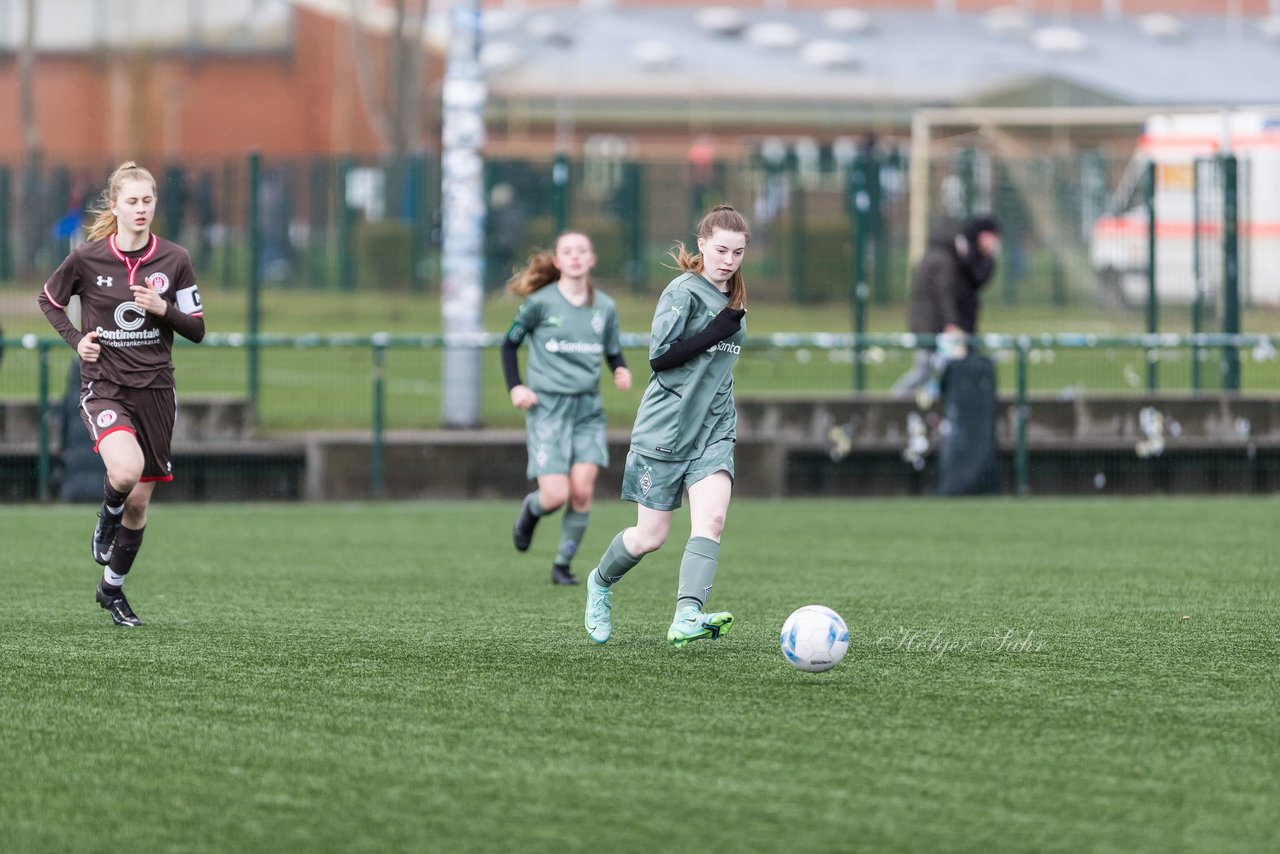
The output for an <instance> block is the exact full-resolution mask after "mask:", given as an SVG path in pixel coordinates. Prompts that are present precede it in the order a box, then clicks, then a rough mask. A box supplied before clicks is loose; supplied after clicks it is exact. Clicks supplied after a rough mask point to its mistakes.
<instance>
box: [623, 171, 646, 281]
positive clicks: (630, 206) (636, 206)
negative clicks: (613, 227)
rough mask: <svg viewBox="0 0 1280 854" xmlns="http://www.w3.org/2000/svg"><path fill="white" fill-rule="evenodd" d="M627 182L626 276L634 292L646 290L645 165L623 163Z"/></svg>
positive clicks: (624, 176) (624, 179)
mask: <svg viewBox="0 0 1280 854" xmlns="http://www.w3.org/2000/svg"><path fill="white" fill-rule="evenodd" d="M622 175H623V181H625V182H626V186H627V194H626V201H627V204H626V212H625V213H624V214H623V216H624V217H625V218H626V219H625V221H624V222H623V229H624V230H625V232H626V235H627V261H626V271H625V272H626V277H627V282H628V284H629V285H630V286H631V292H632V293H636V294H639V293H644V291H645V286H646V282H645V265H644V165H643V164H641V163H636V162H634V161H630V162H627V163H624V164H623V165H622Z"/></svg>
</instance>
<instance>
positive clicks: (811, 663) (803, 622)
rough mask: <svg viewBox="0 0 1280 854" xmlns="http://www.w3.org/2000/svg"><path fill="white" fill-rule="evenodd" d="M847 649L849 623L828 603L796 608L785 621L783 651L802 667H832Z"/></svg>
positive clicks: (811, 669) (817, 670)
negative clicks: (827, 605) (845, 622)
mask: <svg viewBox="0 0 1280 854" xmlns="http://www.w3.org/2000/svg"><path fill="white" fill-rule="evenodd" d="M848 651H849V627H848V626H846V625H845V624H844V620H843V619H841V618H840V615H839V614H837V613H836V612H835V611H832V610H831V609H830V608H828V607H826V606H825V605H805V606H804V607H803V608H797V609H796V610H794V611H792V612H791V616H790V617H787V621H786V622H785V623H783V624H782V654H783V655H784V656H786V658H787V661H789V662H791V663H792V664H793V665H795V666H796V667H797V668H799V669H800V670H805V671H808V672H809V673H818V672H821V671H823V670H830V669H831V668H833V667H835V666H836V665H837V664H839V663H840V659H842V658H844V654H845V653H846V652H848Z"/></svg>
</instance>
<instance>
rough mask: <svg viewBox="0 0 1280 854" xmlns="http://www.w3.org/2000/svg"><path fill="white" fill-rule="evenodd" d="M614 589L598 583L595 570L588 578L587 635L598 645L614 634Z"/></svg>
mask: <svg viewBox="0 0 1280 854" xmlns="http://www.w3.org/2000/svg"><path fill="white" fill-rule="evenodd" d="M612 598H613V588H611V587H605V586H604V585H602V584H598V583H597V582H596V572H595V570H594V569H593V570H592V571H591V574H590V575H589V576H587V616H586V620H585V621H584V624H585V625H586V627H587V634H589V635H591V639H592V640H593V641H595V642H596V643H604V642H605V641H607V640H608V639H609V636H610V635H612V634H613V615H612V611H613V603H612V602H611V601H610V600H611V599H612Z"/></svg>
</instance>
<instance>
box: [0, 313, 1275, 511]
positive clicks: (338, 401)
mask: <svg viewBox="0 0 1280 854" xmlns="http://www.w3.org/2000/svg"><path fill="white" fill-rule="evenodd" d="M502 340H503V336H502V335H500V334H496V333H479V334H472V335H439V334H422V335H391V334H387V333H375V334H373V335H354V334H350V335H343V334H330V335H319V334H314V335H281V334H259V335H247V334H242V333H230V334H223V333H215V334H211V335H209V336H208V337H207V338H206V339H205V341H204V342H203V343H202V344H200V345H199V349H200V350H203V351H205V352H206V353H209V354H215V353H218V352H219V351H231V352H230V353H229V354H228V355H234V354H238V353H239V352H240V351H244V352H250V351H253V352H258V351H264V352H265V351H272V352H275V353H277V354H283V353H286V352H293V353H295V354H300V355H302V356H303V357H304V358H305V362H302V363H300V364H309V365H310V366H311V369H312V371H313V372H314V374H315V375H316V376H323V377H325V379H326V382H327V383H328V385H327V386H326V389H327V390H329V391H331V390H333V389H335V388H339V387H340V388H341V389H342V391H343V393H344V396H343V397H341V398H333V399H331V400H328V401H327V402H325V403H323V404H322V405H321V406H319V407H317V408H315V409H309V410H308V411H307V412H306V413H304V416H303V417H302V418H301V419H300V423H302V424H303V425H309V426H310V427H311V428H313V429H325V428H331V427H333V426H334V424H332V423H324V422H322V421H320V420H319V418H318V416H317V414H316V413H317V412H320V411H323V412H329V413H335V414H336V415H340V416H342V417H346V418H348V419H349V422H343V423H344V425H345V426H348V427H352V426H354V427H355V428H356V429H358V430H364V429H367V430H368V431H369V433H370V437H371V451H370V454H371V456H370V460H369V467H370V473H371V479H372V492H373V495H374V496H380V495H382V494H383V485H384V482H385V444H386V434H387V431H388V429H389V427H388V425H389V422H390V419H389V417H388V412H389V404H388V398H389V397H390V396H391V395H392V394H393V389H392V385H393V383H401V384H403V383H406V382H409V379H407V376H408V375H409V374H413V375H414V376H416V377H417V379H416V380H415V381H416V382H420V383H423V384H425V385H427V386H430V385H431V384H432V383H433V382H434V381H435V380H438V379H439V376H438V374H437V375H436V376H435V377H432V376H430V370H433V369H438V367H439V365H440V364H443V363H442V361H438V362H436V363H431V364H430V366H428V363H427V362H425V361H414V362H413V365H412V366H410V368H408V369H407V370H406V369H404V368H402V371H401V372H400V373H399V374H397V375H396V376H394V377H393V376H391V373H390V371H389V370H388V361H389V360H388V357H389V354H390V352H391V351H397V353H398V354H400V355H411V356H413V355H414V354H418V356H414V358H415V360H416V359H418V358H419V356H420V355H421V354H432V355H435V356H437V357H438V356H439V354H440V353H442V352H443V351H444V350H445V349H446V348H452V347H466V348H481V349H485V350H491V351H495V352H494V355H493V358H492V359H488V360H486V362H492V363H493V366H495V369H496V365H497V363H498V360H497V356H496V350H497V348H498V347H500V345H501V342H502ZM1276 341H1277V339H1276V338H1273V337H1272V336H1266V335H1245V334H1241V335H1227V334H1223V333H1201V334H1196V335H1180V334H1172V333H1167V334H1158V335H1128V336H1099V335H1089V334H1046V335H983V336H978V337H976V338H975V339H973V340H971V342H970V344H971V346H972V347H973V348H975V349H977V350H980V351H982V352H985V353H988V354H990V355H991V356H993V357H994V358H995V359H996V361H997V364H998V366H999V370H1000V373H1001V375H1002V377H1003V380H1002V382H1001V385H1002V387H1006V388H1012V389H1013V400H1012V403H1013V404H1014V409H1013V412H1014V425H1013V430H1012V435H1013V437H1014V441H1015V447H1014V478H1015V486H1016V488H1017V490H1018V491H1019V492H1020V493H1021V492H1025V491H1027V484H1028V481H1029V467H1030V443H1029V441H1028V431H1027V425H1028V423H1029V421H1030V419H1031V415H1032V407H1033V406H1034V405H1035V404H1034V402H1033V400H1032V393H1033V392H1037V393H1039V394H1041V395H1044V394H1049V395H1051V396H1054V397H1057V398H1060V399H1061V398H1066V397H1072V396H1077V395H1079V396H1084V395H1086V394H1090V393H1094V392H1098V391H1101V392H1102V393H1103V394H1106V393H1108V392H1109V391H1114V390H1116V389H1119V390H1122V391H1125V392H1126V393H1127V394H1129V395H1131V396H1132V395H1151V396H1152V400H1158V397H1157V396H1156V395H1157V393H1158V392H1160V391H1161V390H1152V389H1149V388H1147V387H1146V384H1145V382H1143V380H1144V379H1145V377H1143V376H1142V372H1141V371H1140V370H1138V369H1137V368H1136V367H1132V366H1131V365H1130V364H1129V363H1128V362H1125V363H1124V365H1123V370H1124V373H1125V374H1126V375H1131V381H1129V382H1128V384H1127V386H1125V385H1121V386H1108V387H1105V388H1104V387H1101V386H1095V387H1093V388H1087V389H1081V388H1078V387H1076V386H1074V385H1063V384H1062V382H1061V378H1062V377H1064V376H1065V377H1067V378H1068V379H1070V378H1072V377H1074V376H1077V375H1079V373H1080V372H1079V371H1074V372H1073V370H1072V369H1070V368H1066V367H1064V365H1063V363H1064V362H1065V361H1066V360H1067V358H1068V356H1070V355H1071V354H1078V355H1081V356H1083V355H1085V354H1087V355H1090V356H1095V357H1097V356H1102V357H1103V359H1102V360H1103V362H1106V363H1108V364H1111V361H1110V360H1109V359H1108V357H1112V356H1114V355H1115V354H1116V353H1120V352H1128V353H1133V354H1135V355H1136V357H1137V358H1138V359H1140V360H1141V363H1143V364H1151V363H1154V362H1158V361H1161V360H1163V359H1167V358H1170V357H1171V356H1173V355H1182V356H1189V357H1190V358H1191V360H1194V361H1195V363H1196V364H1197V365H1198V364H1199V363H1200V362H1204V361H1206V360H1208V358H1209V357H1210V354H1214V353H1218V354H1220V355H1219V369H1220V373H1221V374H1223V379H1224V384H1225V381H1226V379H1228V378H1227V376H1226V375H1227V374H1229V373H1232V372H1239V371H1240V370H1241V368H1240V360H1241V354H1244V355H1245V361H1246V362H1248V363H1250V364H1251V365H1252V366H1253V367H1252V368H1251V371H1252V373H1253V374H1254V376H1252V377H1251V383H1250V389H1251V391H1254V392H1263V393H1265V394H1274V395H1276V396H1280V362H1277V360H1276V348H1275V343H1276ZM622 344H623V347H624V349H625V350H628V351H631V352H633V353H635V354H636V355H635V357H634V358H633V360H632V361H633V365H635V366H636V369H637V371H638V372H639V373H640V377H638V378H637V379H642V378H643V373H644V368H643V352H644V351H645V348H647V346H648V336H646V335H640V334H633V333H628V334H624V335H623V336H622ZM933 344H934V341H933V340H932V336H915V335H910V334H892V335H885V334H873V335H852V334H848V333H830V334H822V333H818V334H813V333H809V334H792V333H778V334H772V335H760V336H749V337H748V338H747V340H746V342H745V344H744V347H743V353H744V358H743V361H742V362H740V368H739V371H738V373H739V385H738V389H739V394H744V393H750V394H764V395H769V394H779V395H782V394H787V395H796V394H806V393H809V394H820V395H826V396H833V397H834V396H840V397H846V398H847V397H849V396H853V397H855V398H856V397H861V396H865V395H867V394H868V393H863V392H854V391H851V390H850V386H851V385H852V377H851V376H850V373H851V372H852V369H854V368H859V367H862V366H863V364H864V363H865V365H867V366H879V367H880V368H881V369H882V370H881V373H882V374H884V373H885V371H884V370H883V369H884V367H885V361H886V354H894V355H899V356H903V357H908V356H909V353H910V351H911V350H914V349H915V348H923V347H932V346H933ZM0 345H3V346H5V347H6V348H7V350H8V359H7V364H6V372H7V373H8V374H9V375H10V377H12V376H13V375H14V372H13V365H14V363H15V362H19V361H20V359H17V358H15V356H20V355H22V354H27V355H28V356H33V357H34V363H35V377H34V378H30V379H34V382H23V383H20V384H19V385H21V386H23V387H26V388H29V389H31V391H29V392H27V393H25V394H24V393H22V392H21V391H19V392H18V393H16V394H15V393H14V391H13V386H14V383H13V382H12V381H9V382H8V384H5V385H0V405H8V404H16V403H20V402H22V401H23V400H24V399H25V400H26V401H28V402H34V404H35V407H36V412H37V415H36V418H37V423H38V431H37V435H36V436H35V442H34V445H35V453H36V472H37V478H38V484H37V494H38V495H39V496H41V497H46V498H47V497H48V496H49V494H50V490H49V486H50V474H51V472H52V470H53V466H52V460H53V444H54V442H53V434H52V425H53V418H52V415H53V410H54V407H55V405H56V401H57V397H56V396H55V393H54V391H53V386H54V383H53V372H54V368H53V358H52V357H53V355H54V354H55V353H57V354H60V356H61V359H62V360H63V363H67V362H69V361H70V359H71V358H72V354H71V351H70V350H69V348H67V347H66V344H65V343H64V342H63V341H62V340H61V339H60V338H52V337H38V336H35V335H26V336H22V337H21V338H11V339H8V340H3V339H0ZM179 349H180V350H181V351H182V352H180V353H179V354H178V355H177V357H176V360H175V361H176V362H177V364H178V365H179V372H180V375H181V372H182V371H183V370H184V367H187V366H190V365H191V364H192V357H193V356H195V353H194V352H192V351H193V350H195V349H196V345H191V344H189V343H188V342H185V341H179ZM319 351H345V352H351V353H353V354H354V353H358V352H361V351H364V352H367V354H368V356H367V361H366V360H361V361H364V364H365V365H366V366H367V373H365V372H364V371H361V370H359V369H356V370H352V371H349V372H347V373H343V372H342V371H337V370H335V369H334V362H335V359H336V356H334V355H330V357H329V359H328V360H327V361H323V360H317V359H315V358H313V357H314V354H315V353H317V352H319ZM814 353H818V354H825V357H826V358H825V359H821V360H819V359H815V357H814V355H813V354H814ZM1059 353H1060V354H1062V355H1061V357H1057V356H1054V355H1053V354H1059ZM907 362H909V358H900V359H898V360H897V361H896V362H890V363H889V364H890V366H891V367H893V368H895V369H896V368H897V367H899V366H900V365H904V364H905V363H907ZM223 364H225V365H226V366H227V367H232V366H234V361H227V362H224V363H223ZM846 365H847V366H849V367H842V366H846ZM1109 370H1119V368H1117V367H1115V366H1114V365H1112V366H1111V367H1110V368H1109ZM846 371H849V372H850V373H846ZM1009 372H1012V376H1011V377H1010V376H1009ZM1038 373H1039V374H1041V375H1044V377H1042V378H1041V381H1040V382H1037V374H1038ZM1170 373H1171V372H1161V375H1160V376H1161V379H1162V381H1163V382H1165V383H1166V387H1165V389H1163V391H1164V392H1165V393H1176V392H1188V393H1190V394H1191V395H1193V396H1194V395H1198V394H1206V393H1213V394H1215V395H1226V396H1228V397H1230V396H1233V395H1238V392H1237V391H1235V390H1232V389H1229V388H1224V387H1216V388H1212V389H1206V388H1202V387H1198V386H1180V385H1175V384H1174V383H1173V382H1172V379H1171V377H1170ZM362 374H363V375H364V377H365V378H366V379H365V380H361V375H362ZM748 375H750V379H749V380H747V381H745V382H744V380H743V377H744V376H748ZM1050 375H1052V376H1050ZM1189 376H1190V377H1191V380H1192V382H1193V383H1196V382H1198V378H1199V377H1200V376H1201V372H1200V371H1199V370H1196V371H1192V372H1190V373H1189ZM841 377H843V380H841ZM218 378H219V380H220V381H222V383H223V384H222V385H220V386H218V387H217V390H219V391H221V392H223V393H226V392H228V391H229V392H230V393H231V394H232V395H236V394H239V395H246V394H247V384H246V383H245V378H244V375H243V373H239V372H238V371H234V370H233V371H231V372H229V373H227V374H226V375H224V372H223V371H221V370H219V371H218ZM1238 378H1239V377H1238V376H1237V377H1235V378H1234V379H1237V380H1238ZM309 382H310V379H309V378H308V376H306V375H303V374H302V373H301V372H300V370H299V369H298V368H295V367H292V366H291V367H290V368H288V369H287V370H282V371H281V372H280V373H279V375H273V374H272V372H271V371H267V372H266V373H265V374H264V376H263V378H262V380H261V385H259V386H258V392H259V396H258V399H257V400H255V401H254V404H255V406H254V407H253V408H252V410H251V411H252V412H253V413H254V415H253V417H254V418H255V419H257V421H258V422H259V423H260V424H261V423H262V422H263V421H264V416H263V410H262V408H261V407H263V406H267V405H269V404H270V402H271V400H272V399H273V398H274V397H279V396H282V395H284V394H286V393H291V394H300V395H304V396H307V395H313V396H317V397H318V396H321V393H320V392H316V391H308V389H309V388H310V386H309V385H308V383H309ZM362 382H367V385H366V386H363V388H364V391H363V392H362V391H361V383H362ZM495 383H496V379H495ZM180 385H182V386H183V388H184V389H186V390H188V391H189V390H190V389H191V388H192V387H191V385H189V384H188V383H187V380H185V379H182V380H180ZM886 386H887V384H886ZM205 390H207V388H206V389H205ZM501 390H502V389H501V386H500V385H497V386H496V391H495V394H496V393H497V392H500V391H501ZM32 392H34V394H32ZM869 394H870V396H880V397H884V396H885V394H886V393H885V392H883V391H881V392H876V393H869ZM32 397H34V401H32ZM361 398H363V399H364V400H367V401H368V402H369V405H370V408H369V410H368V417H367V418H366V417H364V416H361V415H360V414H359V412H358V411H357V410H362V409H363V405H362V404H360V403H359V401H360V399H361ZM430 399H431V398H430V396H429V394H427V393H425V392H422V393H418V394H417V397H415V400H418V401H419V402H423V401H429V400H430ZM1037 399H1043V397H1041V398H1037ZM503 402H504V403H505V401H503ZM344 410H346V411H345V412H344ZM616 415H617V416H618V417H619V418H621V417H622V416H626V417H628V418H629V416H630V412H625V411H619V412H617V413H616ZM414 421H415V423H417V424H418V426H420V427H429V426H432V425H433V419H432V416H430V415H429V414H426V413H425V412H419V413H417V415H416V416H415V419H414ZM514 423H515V422H514V421H513V422H512V424H514ZM266 426H267V428H268V430H271V429H275V430H279V429H286V430H288V429H290V428H292V429H297V428H298V424H297V423H293V422H290V423H289V424H288V425H286V426H285V427H284V428H281V427H280V425H278V424H272V423H267V424H266ZM402 426H403V425H402ZM509 426H510V425H509ZM28 444H29V443H28ZM6 446H7V447H8V450H10V451H11V450H13V449H14V448H18V447H21V446H23V443H22V442H21V441H19V442H14V441H13V440H12V437H0V450H3V449H6Z"/></svg>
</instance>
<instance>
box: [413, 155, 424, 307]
mask: <svg viewBox="0 0 1280 854" xmlns="http://www.w3.org/2000/svg"><path fill="white" fill-rule="evenodd" d="M426 174H427V163H426V157H424V156H423V155H422V154H414V155H412V156H411V157H410V159H409V207H410V210H409V263H410V264H412V265H413V269H412V270H410V271H409V272H410V281H411V282H412V284H413V291H414V293H424V292H426V290H427V251H426V246H427V240H426V237H427V216H426V209H427V206H426V204H425V196H426V193H425V192H424V186H423V185H424V184H425V183H426Z"/></svg>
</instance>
